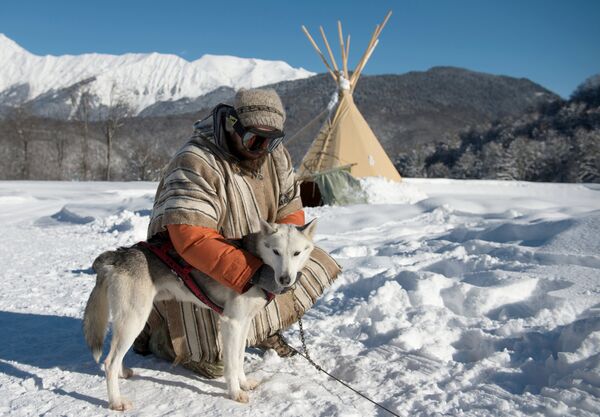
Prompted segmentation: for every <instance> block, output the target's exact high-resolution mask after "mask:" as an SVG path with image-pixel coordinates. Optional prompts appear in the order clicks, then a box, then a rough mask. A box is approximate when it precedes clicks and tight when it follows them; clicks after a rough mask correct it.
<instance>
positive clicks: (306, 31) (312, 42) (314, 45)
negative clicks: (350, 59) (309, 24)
mask: <svg viewBox="0 0 600 417" xmlns="http://www.w3.org/2000/svg"><path fill="white" fill-rule="evenodd" d="M302 31H303V32H304V34H305V35H306V37H307V38H308V40H309V41H310V43H311V44H312V46H313V47H314V48H315V51H317V54H318V55H319V56H320V57H321V60H322V61H323V63H324V64H325V66H326V67H327V71H328V72H329V75H331V77H332V78H333V80H334V81H335V82H336V83H337V82H338V77H337V75H336V74H334V72H333V70H332V69H331V67H330V66H329V63H328V62H327V59H326V58H325V55H323V52H321V50H320V49H319V47H318V46H317V43H316V42H315V40H314V39H313V37H312V36H310V33H309V32H308V29H306V27H305V26H304V25H302Z"/></svg>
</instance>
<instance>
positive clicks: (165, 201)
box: [134, 89, 340, 378]
mask: <svg viewBox="0 0 600 417" xmlns="http://www.w3.org/2000/svg"><path fill="white" fill-rule="evenodd" d="M284 121H285V110H284V108H283V105H282V103H281V100H280V98H279V96H278V95H277V93H276V92H275V91H274V90H265V89H254V90H241V91H239V92H238V93H237V95H236V97H235V100H234V105H233V106H227V105H219V106H217V107H215V108H214V109H213V112H212V117H211V120H210V121H209V122H208V123H205V124H202V123H200V122H197V123H196V124H195V131H194V135H193V136H192V138H191V140H190V141H189V142H188V143H187V144H185V145H184V146H183V148H181V149H180V150H179V152H178V153H177V154H176V155H175V156H174V158H173V160H172V161H171V162H170V163H169V165H168V166H167V168H166V170H165V172H164V175H163V177H162V179H161V181H160V183H159V186H158V190H157V192H156V196H155V201H154V207H153V210H152V215H151V219H150V226H149V229H148V238H152V237H153V236H155V235H157V234H160V235H161V236H163V237H168V238H169V239H170V240H171V242H172V243H173V246H174V247H175V250H176V251H177V253H178V254H179V255H180V256H181V257H182V258H183V259H184V260H185V261H187V262H188V263H189V264H190V265H191V266H192V267H194V268H195V269H197V270H199V271H202V272H203V273H205V274H207V275H208V276H210V277H212V278H213V279H215V280H217V281H218V282H220V283H221V284H223V285H226V286H228V287H230V288H232V289H233V290H235V291H237V292H239V293H243V292H244V291H245V290H247V289H248V288H249V286H251V285H258V286H260V287H261V288H264V289H266V290H270V289H271V288H269V286H268V284H267V282H269V280H267V279H265V277H266V276H267V275H268V274H269V273H270V271H269V269H270V268H269V267H268V266H266V265H264V264H263V262H262V261H261V260H260V259H258V258H256V257H255V256H253V255H251V254H250V253H248V252H247V251H245V250H243V249H241V248H239V247H238V246H236V245H234V244H233V243H232V241H235V240H238V239H241V238H242V237H243V236H245V235H247V234H249V233H253V232H257V231H258V230H259V220H260V219H263V220H266V221H269V222H277V223H288V224H296V225H303V224H304V211H303V210H302V203H301V201H300V194H299V186H298V184H297V183H296V181H295V177H294V172H293V167H292V163H291V159H290V156H289V154H288V152H287V150H286V149H285V148H284V146H283V144H282V140H283V136H284V132H283V127H284ZM339 271H340V269H339V266H338V265H337V263H336V262H335V261H334V260H333V259H332V258H331V257H330V256H329V255H328V254H327V253H325V252H324V251H322V250H321V249H319V248H316V249H315V250H314V251H313V253H312V254H311V259H310V260H309V262H308V264H307V266H306V267H305V268H304V270H303V271H302V276H301V278H300V279H299V280H298V285H297V286H296V289H295V290H294V291H293V292H292V291H290V292H288V293H286V294H282V295H278V296H277V297H276V298H275V299H274V300H273V301H272V302H271V303H269V304H268V305H267V307H266V308H265V309H264V310H263V311H262V312H261V313H260V314H258V315H257V316H256V318H255V319H254V322H253V326H252V327H251V330H250V334H249V336H248V343H249V345H262V346H263V347H273V348H275V350H276V351H277V352H278V353H279V354H280V355H282V356H283V355H288V354H290V353H291V349H289V347H288V346H287V345H286V344H285V343H284V341H283V339H282V338H281V337H280V336H279V331H280V330H282V329H285V328H286V327H288V326H290V325H291V324H292V323H294V322H295V321H296V320H297V319H298V312H299V313H300V314H303V313H304V312H305V311H306V310H307V309H308V308H310V307H311V306H312V305H313V304H314V302H315V301H316V299H317V298H318V297H319V296H320V295H321V294H322V293H323V291H324V290H325V288H326V287H328V286H329V285H330V284H331V283H332V282H333V280H334V279H335V278H336V276H337V274H338V273H339ZM294 298H296V300H297V304H296V305H295V300H294ZM134 349H135V350H136V351H138V352H141V353H146V352H153V353H155V354H156V355H158V356H161V357H164V358H166V359H169V360H173V361H175V362H180V363H182V364H183V365H184V366H186V367H188V368H190V369H193V370H195V371H197V372H199V373H201V374H203V375H205V376H207V377H211V378H213V377H216V376H220V375H222V373H223V368H222V364H221V341H220V338H219V326H218V316H217V314H216V313H214V312H213V311H211V310H206V309H198V308H196V307H194V306H193V305H192V304H191V303H180V302H177V301H168V302H157V303H155V305H154V309H153V312H152V314H151V316H150V318H149V319H148V323H147V324H146V327H145V329H144V331H143V332H142V333H141V334H140V335H139V336H138V339H137V340H136V343H135V344H134Z"/></svg>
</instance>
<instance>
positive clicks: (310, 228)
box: [296, 219, 317, 240]
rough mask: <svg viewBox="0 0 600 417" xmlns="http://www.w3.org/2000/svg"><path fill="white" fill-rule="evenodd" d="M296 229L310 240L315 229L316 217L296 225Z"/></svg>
mask: <svg viewBox="0 0 600 417" xmlns="http://www.w3.org/2000/svg"><path fill="white" fill-rule="evenodd" d="M296 229H298V231H299V232H301V233H302V234H304V236H306V237H307V238H309V239H311V240H312V238H313V236H314V234H315V231H316V230H317V219H312V220H311V221H310V222H308V223H306V224H305V225H304V226H296Z"/></svg>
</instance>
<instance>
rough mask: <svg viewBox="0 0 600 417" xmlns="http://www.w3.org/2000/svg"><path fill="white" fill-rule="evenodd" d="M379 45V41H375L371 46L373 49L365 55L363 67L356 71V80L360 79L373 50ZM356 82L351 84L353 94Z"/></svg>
mask: <svg viewBox="0 0 600 417" xmlns="http://www.w3.org/2000/svg"><path fill="white" fill-rule="evenodd" d="M377 45H379V39H377V40H376V41H375V43H374V44H373V47H372V48H371V50H370V51H369V54H368V55H367V57H366V59H365V60H364V61H363V65H362V66H361V67H360V68H359V69H357V71H356V73H355V74H356V80H358V77H360V74H361V73H362V70H363V69H364V68H365V65H366V63H367V62H368V61H369V59H370V58H371V55H372V54H373V51H374V50H375V47H376V46H377ZM356 80H355V81H354V83H352V88H351V91H352V92H354V87H355V85H356Z"/></svg>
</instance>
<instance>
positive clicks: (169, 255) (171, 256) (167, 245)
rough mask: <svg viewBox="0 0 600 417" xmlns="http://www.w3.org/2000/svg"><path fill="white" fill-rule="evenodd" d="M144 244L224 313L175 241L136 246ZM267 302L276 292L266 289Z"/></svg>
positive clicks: (214, 309) (210, 303) (195, 290)
mask: <svg viewBox="0 0 600 417" xmlns="http://www.w3.org/2000/svg"><path fill="white" fill-rule="evenodd" d="M137 245H139V246H143V247H144V248H146V249H148V250H149V251H150V252H152V253H153V254H155V255H156V256H157V257H158V259H160V260H161V261H162V262H163V263H164V264H165V265H166V266H168V267H169V268H170V269H171V271H173V273H174V274H175V275H177V276H178V277H180V278H181V280H182V281H183V283H184V284H185V286H186V287H187V288H188V289H189V290H190V291H191V292H192V294H194V295H195V296H196V298H198V299H199V300H200V301H201V302H202V303H203V304H205V305H206V306H208V307H210V308H211V309H212V310H213V311H214V312H215V313H217V314H223V307H222V306H220V305H218V304H217V303H215V302H214V301H212V300H211V299H210V298H209V297H208V295H206V293H205V292H204V291H202V288H200V286H199V285H198V284H196V281H194V278H193V277H192V274H191V272H192V271H193V270H194V267H193V266H191V265H190V264H188V263H187V262H186V261H185V260H184V259H183V258H182V257H181V256H179V254H178V253H177V251H176V250H175V248H174V247H173V243H171V241H170V240H169V239H151V240H150V241H149V242H146V241H142V242H138V243H136V244H135V245H134V246H137ZM265 296H266V298H267V303H270V302H271V301H272V300H273V299H274V298H275V294H273V293H270V292H268V291H265Z"/></svg>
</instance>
